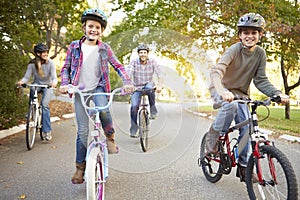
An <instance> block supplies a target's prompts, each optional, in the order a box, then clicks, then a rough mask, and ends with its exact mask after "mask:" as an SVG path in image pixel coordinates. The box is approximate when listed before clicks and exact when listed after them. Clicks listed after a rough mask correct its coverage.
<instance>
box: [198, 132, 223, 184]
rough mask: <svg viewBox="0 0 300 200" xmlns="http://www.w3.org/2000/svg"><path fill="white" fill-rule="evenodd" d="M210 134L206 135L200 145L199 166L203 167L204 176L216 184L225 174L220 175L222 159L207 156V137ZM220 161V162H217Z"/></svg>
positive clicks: (216, 156) (217, 156) (215, 156)
mask: <svg viewBox="0 0 300 200" xmlns="http://www.w3.org/2000/svg"><path fill="white" fill-rule="evenodd" d="M207 134H208V133H205V134H204V136H203V138H202V141H201V145H200V157H199V160H198V162H199V163H198V164H199V165H201V168H202V171H203V174H204V175H205V178H206V179H207V180H208V181H209V182H211V183H216V182H218V181H219V180H220V179H221V178H222V176H223V174H222V173H219V170H220V168H221V163H220V157H219V155H213V159H211V158H212V157H208V156H207V154H208V153H207V151H206V137H207ZM217 160H219V162H217Z"/></svg>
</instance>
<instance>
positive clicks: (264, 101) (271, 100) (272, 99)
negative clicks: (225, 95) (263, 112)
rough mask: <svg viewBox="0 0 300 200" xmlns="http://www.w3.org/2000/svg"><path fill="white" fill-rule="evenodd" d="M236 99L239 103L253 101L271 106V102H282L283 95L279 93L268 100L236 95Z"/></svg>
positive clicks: (253, 102)
mask: <svg viewBox="0 0 300 200" xmlns="http://www.w3.org/2000/svg"><path fill="white" fill-rule="evenodd" d="M234 101H235V102H238V103H252V104H256V105H258V106H260V105H263V106H269V105H270V104H271V102H276V103H280V102H281V97H280V96H279V95H275V96H273V97H270V98H268V99H266V100H251V99H249V98H245V97H242V98H241V97H234Z"/></svg>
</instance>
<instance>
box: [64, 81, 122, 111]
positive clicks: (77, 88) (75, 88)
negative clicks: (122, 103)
mask: <svg viewBox="0 0 300 200" xmlns="http://www.w3.org/2000/svg"><path fill="white" fill-rule="evenodd" d="M68 87H69V90H68V93H69V94H73V93H78V94H79V96H80V99H81V103H82V105H83V107H84V108H85V109H87V110H104V109H106V108H108V107H109V106H110V105H111V104H112V101H113V97H114V95H115V94H116V93H118V92H121V91H122V88H116V89H114V90H113V91H112V92H111V93H106V92H95V93H83V92H82V91H81V90H83V89H84V88H82V86H74V85H71V84H69V85H68ZM100 95H102V96H108V97H109V101H108V103H107V104H106V105H105V106H93V107H92V106H88V105H87V100H88V98H87V99H86V100H84V97H92V96H100Z"/></svg>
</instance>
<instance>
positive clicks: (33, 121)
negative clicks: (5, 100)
mask: <svg viewBox="0 0 300 200" xmlns="http://www.w3.org/2000/svg"><path fill="white" fill-rule="evenodd" d="M35 111H36V108H35V105H34V104H30V105H29V108H28V113H27V120H26V146H27V149H28V150H31V149H32V148H33V145H34V141H35V134H36V131H37V117H38V116H36V112H35Z"/></svg>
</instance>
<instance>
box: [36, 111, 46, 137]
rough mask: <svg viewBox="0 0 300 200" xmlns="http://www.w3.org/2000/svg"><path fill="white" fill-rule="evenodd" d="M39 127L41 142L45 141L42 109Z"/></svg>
mask: <svg viewBox="0 0 300 200" xmlns="http://www.w3.org/2000/svg"><path fill="white" fill-rule="evenodd" d="M38 120H39V121H38V127H39V130H40V138H41V140H45V137H44V135H43V131H42V128H43V122H42V108H39V119H38Z"/></svg>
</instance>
